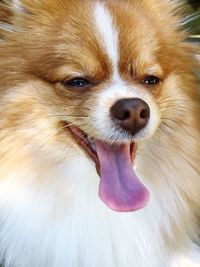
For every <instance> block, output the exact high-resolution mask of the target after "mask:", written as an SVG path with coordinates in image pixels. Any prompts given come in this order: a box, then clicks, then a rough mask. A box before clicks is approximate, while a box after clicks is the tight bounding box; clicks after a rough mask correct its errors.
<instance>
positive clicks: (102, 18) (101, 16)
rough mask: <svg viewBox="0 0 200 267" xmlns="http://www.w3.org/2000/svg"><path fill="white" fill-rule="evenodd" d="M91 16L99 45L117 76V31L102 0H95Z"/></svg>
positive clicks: (111, 16)
mask: <svg viewBox="0 0 200 267" xmlns="http://www.w3.org/2000/svg"><path fill="white" fill-rule="evenodd" d="M93 16H94V22H95V26H96V29H97V37H99V38H98V40H99V42H100V46H101V47H102V48H103V50H104V51H105V53H106V55H107V57H108V59H109V61H110V63H111V65H112V70H113V73H114V75H115V76H117V68H118V67H117V66H118V62H119V56H120V51H119V32H118V28H117V25H116V24H115V22H114V18H113V15H112V13H111V12H110V11H109V9H108V8H107V7H106V6H105V5H104V4H103V3H102V2H101V3H100V2H97V3H96V4H95V8H94V13H93ZM98 35H99V36H98Z"/></svg>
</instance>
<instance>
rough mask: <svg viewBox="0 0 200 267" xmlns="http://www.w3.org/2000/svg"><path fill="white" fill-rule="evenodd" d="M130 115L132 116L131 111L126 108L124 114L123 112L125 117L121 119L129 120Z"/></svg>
mask: <svg viewBox="0 0 200 267" xmlns="http://www.w3.org/2000/svg"><path fill="white" fill-rule="evenodd" d="M130 116H131V114H130V111H128V110H125V111H124V114H123V117H122V118H121V120H127V119H129V118H130Z"/></svg>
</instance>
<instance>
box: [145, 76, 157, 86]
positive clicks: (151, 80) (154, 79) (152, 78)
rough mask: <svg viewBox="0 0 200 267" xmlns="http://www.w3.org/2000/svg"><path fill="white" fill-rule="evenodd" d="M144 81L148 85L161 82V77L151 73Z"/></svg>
mask: <svg viewBox="0 0 200 267" xmlns="http://www.w3.org/2000/svg"><path fill="white" fill-rule="evenodd" d="M142 82H143V83H144V84H147V85H156V84H158V83H159V82H160V78H158V77H156V76H154V75H149V76H146V77H145V78H144V79H143V81H142Z"/></svg>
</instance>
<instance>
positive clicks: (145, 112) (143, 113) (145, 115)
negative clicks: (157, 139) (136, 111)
mask: <svg viewBox="0 0 200 267" xmlns="http://www.w3.org/2000/svg"><path fill="white" fill-rule="evenodd" d="M148 117H149V110H148V109H143V110H142V111H141V113H140V118H141V119H147V118H148Z"/></svg>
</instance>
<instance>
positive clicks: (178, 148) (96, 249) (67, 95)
mask: <svg viewBox="0 0 200 267" xmlns="http://www.w3.org/2000/svg"><path fill="white" fill-rule="evenodd" d="M0 10H1V12H0V16H1V18H3V19H2V20H3V23H2V24H1V26H0V34H1V36H2V40H1V42H0V114H1V116H0V259H1V260H2V261H3V262H4V265H5V267H47V266H48V267H66V266H67V267H102V266H104V267H138V266H139V267H169V266H172V264H174V265H173V266H181V267H182V266H199V264H200V259H199V258H200V257H199V247H198V245H199V243H200V240H199V233H200V230H199V224H200V164H199V162H200V142H199V138H200V123H199V121H200V120H199V114H200V107H199V95H198V90H197V79H196V77H195V71H196V70H197V64H196V60H195V50H194V49H193V48H192V47H191V46H190V45H188V44H187V43H186V42H185V38H186V37H187V34H186V33H185V32H183V31H182V30H181V16H180V13H181V6H180V4H179V3H174V1H169V0H168V1H167V0H162V1H160V0H135V1H134V0H127V1H121V0H119V1H115V0H108V1H98V0H84V1H81V0H76V1H74V0H73V1H70V0H34V1H33V0H22V1H13V2H11V1H5V3H1V5H0ZM1 14H2V15H1ZM147 74H151V75H157V76H159V77H160V78H161V83H160V84H159V85H157V86H153V87H148V86H145V85H144V84H142V83H141V80H142V78H143V77H144V76H145V75H147ZM80 76H83V77H89V78H90V79H91V80H92V81H94V83H95V84H96V85H95V86H94V88H90V89H88V90H76V89H73V90H72V89H71V88H68V87H66V86H64V85H63V82H62V81H63V80H70V79H71V78H73V77H80ZM127 97H140V98H142V99H143V100H145V101H146V102H147V103H148V104H149V106H150V109H151V120H150V123H149V125H148V127H147V128H145V129H144V131H142V132H141V133H139V134H138V135H137V136H136V137H135V139H136V142H137V151H136V155H135V168H136V170H137V174H138V176H139V177H140V179H141V180H142V181H143V182H144V183H145V185H146V186H147V187H148V189H149V190H150V193H151V198H150V202H149V204H148V206H147V207H146V208H144V209H142V210H140V211H137V212H132V213H117V212H114V211H112V210H110V209H109V208H108V207H106V206H105V205H104V204H103V203H102V201H101V200H100V199H99V197H98V184H99V176H98V174H97V172H96V169H95V166H94V163H93V161H91V159H90V158H88V156H87V155H86V154H85V153H84V152H83V150H82V149H81V148H80V147H79V146H78V145H77V144H76V142H75V141H74V139H73V138H72V136H71V134H70V132H69V131H68V128H67V125H66V123H65V121H67V122H69V123H71V124H73V125H76V126H78V127H80V128H81V129H82V130H84V131H85V132H86V133H87V134H88V135H90V136H93V137H95V138H100V139H102V140H106V141H107V142H115V143H117V142H118V143H119V142H123V138H125V137H124V136H122V135H121V134H120V133H119V132H118V131H117V130H116V129H115V127H114V125H112V121H111V120H110V118H109V116H108V113H109V109H110V107H111V106H112V105H113V104H114V103H115V102H116V101H117V100H119V99H121V98H127ZM181 254H182V255H184V257H185V259H180V258H179V255H181ZM194 254H195V257H193V256H194ZM191 255H192V256H191ZM189 256H191V257H189ZM187 257H189V258H187ZM173 261H175V262H174V263H173ZM178 264H179V265H178ZM186 264H187V265H186Z"/></svg>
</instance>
